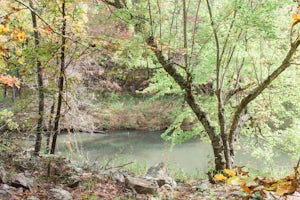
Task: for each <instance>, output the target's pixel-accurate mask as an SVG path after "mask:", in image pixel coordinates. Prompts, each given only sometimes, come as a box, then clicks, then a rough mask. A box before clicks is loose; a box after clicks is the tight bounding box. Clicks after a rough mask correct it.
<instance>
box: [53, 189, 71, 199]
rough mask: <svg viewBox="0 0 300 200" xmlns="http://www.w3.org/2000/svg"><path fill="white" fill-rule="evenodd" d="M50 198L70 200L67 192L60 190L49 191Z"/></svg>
mask: <svg viewBox="0 0 300 200" xmlns="http://www.w3.org/2000/svg"><path fill="white" fill-rule="evenodd" d="M50 193H51V197H52V198H53V199H54V200H72V199H73V198H72V195H71V194H70V192H68V191H67V190H64V189H62V188H53V189H50Z"/></svg>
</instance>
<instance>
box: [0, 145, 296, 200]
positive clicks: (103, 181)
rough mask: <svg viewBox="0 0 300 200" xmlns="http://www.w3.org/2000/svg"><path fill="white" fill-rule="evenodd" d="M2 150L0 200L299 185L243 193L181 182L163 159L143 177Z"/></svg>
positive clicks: (230, 195)
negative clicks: (171, 172)
mask: <svg viewBox="0 0 300 200" xmlns="http://www.w3.org/2000/svg"><path fill="white" fill-rule="evenodd" d="M0 154H1V155H0V156H1V162H0V199H1V200H6V199H8V200H19V199H26V200H38V199H40V200H42V199H54V200H71V199H74V200H77V199H78V200H80V199H95V200H96V199H116V200H121V199H124V200H125V199H140V200H147V199H149V200H159V199H165V200H167V199H174V200H175V199H178V200H185V199H211V200H214V199H245V200H247V199H288V200H296V199H300V193H299V192H300V188H299V187H298V185H299V184H296V185H297V188H295V189H293V191H292V192H291V193H290V194H286V193H284V195H282V196H280V195H278V194H277V193H276V192H275V190H273V191H267V190H262V189H259V187H260V186H256V188H257V189H251V191H247V190H245V188H244V189H243V188H242V187H241V186H239V185H236V184H233V185H231V184H227V183H224V182H219V183H218V184H211V183H209V182H208V181H203V180H202V181H201V180H194V179H189V180H184V181H182V180H176V179H174V178H172V177H170V176H169V175H168V172H167V169H166V166H165V165H164V163H159V164H157V165H155V166H152V167H150V168H149V169H148V171H147V173H146V174H144V175H137V174H134V173H133V172H130V171H128V170H126V169H124V166H119V167H111V168H108V169H103V168H101V167H99V166H98V167H95V166H93V165H92V164H91V165H86V166H85V167H81V168H79V167H78V166H75V165H74V164H72V163H71V162H69V161H68V160H66V159H65V158H62V157H57V156H49V155H43V156H38V157H36V156H32V152H30V151H26V150H21V149H16V148H14V149H6V150H3V151H1V153H0ZM278 187H279V186H278ZM249 188H250V186H249ZM249 188H248V189H249ZM249 190H250V189H249ZM287 191H291V190H287ZM247 192H248V193H247Z"/></svg>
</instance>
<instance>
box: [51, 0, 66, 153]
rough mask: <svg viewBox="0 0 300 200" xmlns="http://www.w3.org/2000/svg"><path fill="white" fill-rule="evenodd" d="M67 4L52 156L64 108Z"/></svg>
mask: <svg viewBox="0 0 300 200" xmlns="http://www.w3.org/2000/svg"><path fill="white" fill-rule="evenodd" d="M65 9H66V2H65V0H64V1H63V2H62V19H63V22H62V28H61V34H62V38H61V51H60V75H59V81H58V98H57V110H56V116H55V119H54V135H53V139H52V145H51V151H50V153H51V154H55V149H56V140H57V136H58V134H59V131H60V129H59V120H60V114H61V106H62V95H63V89H64V76H65V70H66V69H65V50H66V37H65V36H66V26H67V21H66V19H65V16H66V12H65Z"/></svg>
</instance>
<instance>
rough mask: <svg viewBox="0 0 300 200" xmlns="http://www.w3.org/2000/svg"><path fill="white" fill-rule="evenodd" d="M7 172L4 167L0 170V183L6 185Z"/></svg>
mask: <svg viewBox="0 0 300 200" xmlns="http://www.w3.org/2000/svg"><path fill="white" fill-rule="evenodd" d="M6 182H7V181H6V171H5V169H4V168H3V167H1V168H0V183H6Z"/></svg>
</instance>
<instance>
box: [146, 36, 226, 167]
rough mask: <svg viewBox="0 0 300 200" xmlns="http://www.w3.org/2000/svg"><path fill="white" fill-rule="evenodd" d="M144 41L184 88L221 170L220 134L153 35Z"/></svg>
mask: <svg viewBox="0 0 300 200" xmlns="http://www.w3.org/2000/svg"><path fill="white" fill-rule="evenodd" d="M146 42H147V44H148V45H149V46H150V47H151V49H152V51H153V52H154V53H155V56H156V58H157V60H158V61H159V63H160V64H161V66H162V67H163V68H164V69H165V70H166V72H167V73H168V74H169V75H170V76H171V77H172V78H173V79H174V80H175V81H176V83H177V84H178V85H179V86H180V87H181V88H182V89H183V90H185V92H186V102H187V103H188V105H189V106H190V107H191V109H192V110H193V112H194V113H195V114H196V116H197V118H198V120H199V121H200V122H201V124H202V125H203V127H204V129H205V131H206V133H207V134H208V136H209V139H210V140H211V143H212V148H213V152H214V158H215V169H216V170H217V171H219V170H223V169H224V168H225V167H226V165H225V160H224V152H223V145H222V142H221V138H220V135H219V134H217V132H216V128H215V127H214V126H213V125H212V122H211V120H210V118H209V116H208V114H207V113H206V112H205V111H204V110H203V109H202V107H201V106H200V105H199V104H198V102H197V100H196V99H195V97H194V95H193V92H192V88H191V84H189V82H188V81H186V80H184V78H183V77H182V76H181V75H180V74H179V73H178V72H177V71H176V68H175V67H174V66H173V65H172V64H171V63H169V62H168V61H167V60H166V59H165V58H164V56H163V54H162V51H161V50H159V49H158V47H157V45H156V43H155V41H154V38H153V37H149V38H148V39H147V40H146Z"/></svg>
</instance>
